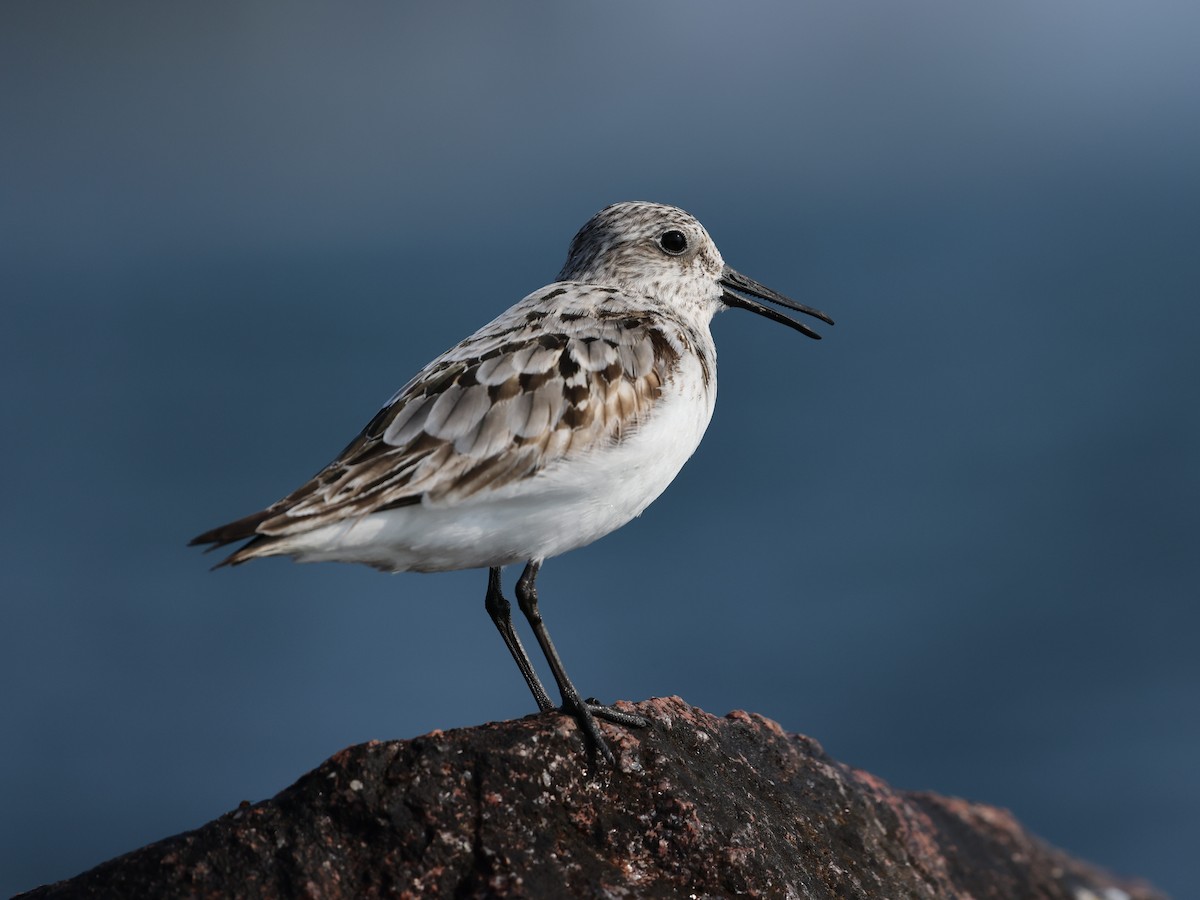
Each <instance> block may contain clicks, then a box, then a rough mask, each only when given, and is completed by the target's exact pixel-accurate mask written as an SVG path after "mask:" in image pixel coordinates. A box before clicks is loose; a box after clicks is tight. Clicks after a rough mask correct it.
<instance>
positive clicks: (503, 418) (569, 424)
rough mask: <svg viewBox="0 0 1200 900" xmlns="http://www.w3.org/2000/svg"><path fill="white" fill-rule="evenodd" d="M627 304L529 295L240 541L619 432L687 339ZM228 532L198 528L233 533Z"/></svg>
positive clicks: (603, 293)
mask: <svg viewBox="0 0 1200 900" xmlns="http://www.w3.org/2000/svg"><path fill="white" fill-rule="evenodd" d="M564 286H565V287H566V288H567V289H568V290H566V291H562V290H559V289H560V288H563V287H564ZM555 290H559V293H558V294H555V295H554V297H555V300H554V301H553V302H555V303H558V302H561V301H566V302H563V303H562V305H561V306H558V307H555V308H553V309H547V308H546V306H547V304H546V300H547V297H546V294H548V293H551V292H553V291H555ZM559 295H562V296H561V300H560V297H559ZM636 308H637V304H634V303H632V302H631V301H630V300H629V299H628V298H625V297H624V296H622V295H620V294H619V293H616V292H614V291H613V290H612V289H600V288H594V287H589V286H587V285H577V284H570V283H566V284H559V285H550V286H548V287H547V288H543V290H542V291H539V292H537V293H535V294H531V295H530V296H529V297H527V298H526V299H525V300H524V301H522V302H521V303H520V304H518V305H517V306H515V307H513V308H512V309H511V310H509V311H508V312H506V313H505V314H503V315H502V316H500V317H499V318H497V319H496V320H495V321H493V322H492V323H490V324H489V325H487V326H485V327H484V328H482V329H480V330H479V331H477V332H476V333H475V334H473V335H472V336H471V337H469V338H467V340H465V341H463V342H462V343H461V344H459V345H458V346H457V347H454V348H452V349H451V350H449V351H447V352H446V353H444V354H442V355H441V356H440V357H438V358H437V359H435V360H434V361H433V362H432V363H430V364H429V365H428V366H426V367H425V369H423V370H422V371H421V372H420V373H419V374H418V375H417V376H416V377H415V378H414V379H413V380H412V381H410V382H409V383H408V384H407V385H405V387H404V388H402V389H401V390H400V391H399V392H398V393H397V394H396V395H395V396H394V397H393V398H392V399H391V400H390V401H389V403H388V404H387V405H386V406H385V407H384V408H383V409H382V410H380V412H379V413H378V414H377V415H376V416H375V418H373V419H372V420H371V422H370V423H369V424H368V425H367V427H366V428H364V429H363V431H362V432H361V433H360V434H359V435H358V437H357V438H355V440H354V441H352V442H351V443H350V445H349V446H348V447H346V449H345V450H344V451H343V452H342V453H341V455H340V456H338V458H337V459H335V460H334V461H333V462H331V463H330V464H329V465H328V466H326V467H325V468H324V469H322V470H321V471H320V472H318V473H317V474H316V475H315V476H314V477H313V478H312V479H311V480H310V481H308V482H307V483H305V484H304V485H302V486H301V487H300V488H298V489H297V490H296V491H294V492H292V493H291V494H289V495H288V496H287V497H284V498H283V499H282V500H280V501H279V502H277V503H275V504H273V505H272V506H270V507H269V508H268V509H266V510H264V511H263V512H262V513H259V514H256V515H255V516H250V517H247V518H246V519H245V520H239V523H234V524H241V523H244V527H243V528H241V531H244V532H246V533H244V534H240V536H242V537H251V536H254V535H258V536H259V537H258V539H257V542H261V541H263V540H266V541H270V540H271V539H272V538H274V537H282V536H285V535H289V534H295V533H298V532H302V531H308V530H310V529H313V528H317V527H320V526H322V525H327V524H331V523H334V522H337V521H340V520H343V519H346V518H351V517H357V516H362V515H366V514H368V513H371V512H375V511H378V510H382V509H392V508H395V507H398V506H404V505H408V504H412V503H419V502H426V503H433V504H452V503H460V502H465V501H468V500H472V499H475V498H479V497H481V496H483V495H486V493H487V492H490V491H497V490H502V489H504V488H506V487H509V486H511V485H514V484H515V483H517V482H519V481H520V480H522V479H525V478H528V477H530V476H531V475H535V474H536V473H537V472H538V471H540V470H542V469H544V468H545V467H546V466H548V465H551V464H553V463H555V462H556V461H558V460H560V459H563V458H565V457H568V456H571V455H574V454H579V453H585V452H589V451H591V450H594V449H596V448H597V447H599V446H601V445H603V444H605V443H614V442H619V441H621V440H623V439H625V438H627V437H628V436H629V434H630V433H631V432H632V431H633V430H635V429H636V428H637V427H638V425H639V423H640V422H642V421H644V420H645V419H646V417H647V416H650V415H652V414H653V411H654V407H655V404H656V402H657V401H658V399H659V397H660V395H661V393H662V389H663V387H664V386H665V385H666V384H668V383H669V382H670V381H671V380H672V379H673V378H674V377H675V376H676V373H677V369H678V365H679V361H680V357H681V354H682V353H683V352H684V350H685V349H686V347H687V338H686V335H685V334H684V332H683V330H682V329H681V328H680V324H679V323H678V322H677V321H676V320H674V319H673V318H671V316H670V314H669V312H668V311H667V310H659V311H655V312H633V311H632V310H635V309H636ZM230 528H232V525H231V526H225V529H226V530H222V529H214V530H213V531H212V532H209V533H208V534H209V535H220V536H221V538H222V540H223V542H228V540H236V539H237V538H228V534H230V533H232V532H230V531H228V529H230ZM251 528H252V529H253V530H252V531H251V530H249V529H251ZM207 536H208V535H202V536H201V537H207ZM243 553H245V554H246V556H245V557H244V558H249V556H251V555H256V554H252V553H251V552H250V548H249V547H246V548H243V550H241V551H238V553H235V554H234V556H233V557H231V558H230V561H232V562H238V561H241V560H240V559H239V556H240V554H243Z"/></svg>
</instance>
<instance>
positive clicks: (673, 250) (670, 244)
mask: <svg viewBox="0 0 1200 900" xmlns="http://www.w3.org/2000/svg"><path fill="white" fill-rule="evenodd" d="M658 246H660V247H662V248H663V249H664V250H666V251H667V252H668V253H670V254H671V255H672V256H678V255H679V254H680V253H682V252H683V251H684V250H686V249H687V246H688V243H687V235H685V234H684V233H683V232H682V231H678V230H677V229H674V228H672V229H671V230H670V231H664V232H663V233H662V236H661V237H660V238H659V239H658Z"/></svg>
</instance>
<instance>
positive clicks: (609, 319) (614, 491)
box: [192, 202, 833, 763]
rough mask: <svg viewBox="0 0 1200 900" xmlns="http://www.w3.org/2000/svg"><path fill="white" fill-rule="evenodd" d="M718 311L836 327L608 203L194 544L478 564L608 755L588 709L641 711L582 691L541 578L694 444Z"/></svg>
mask: <svg viewBox="0 0 1200 900" xmlns="http://www.w3.org/2000/svg"><path fill="white" fill-rule="evenodd" d="M761 301H766V303H770V304H772V305H771V306H767V305H765V304H764V303H763V302H761ZM727 307H736V308H738V309H746V310H750V311H751V312H755V313H758V314H759V315H762V316H765V317H767V318H768V319H771V320H773V321H775V322H780V323H782V324H784V325H788V326H790V327H792V328H794V329H796V330H798V331H800V332H801V333H802V334H805V335H807V336H808V337H811V338H819V337H820V335H819V334H817V333H816V332H815V331H813V330H812V329H811V328H809V327H808V326H807V325H805V324H803V323H802V322H799V321H797V320H796V319H793V318H791V317H790V316H787V315H785V314H784V313H782V312H780V311H779V310H778V309H776V307H783V308H785V309H789V310H793V311H796V312H800V313H805V314H807V315H809V316H814V317H816V318H817V319H821V320H822V321H824V322H827V323H829V324H830V325H832V324H833V320H832V319H830V318H829V317H828V316H827V315H825V313H823V312H820V311H819V310H816V309H813V308H812V307H809V306H805V305H803V304H801V303H797V302H795V301H794V300H790V299H788V298H787V297H785V296H783V295H782V294H779V293H776V292H775V291H773V290H771V289H770V288H768V287H764V286H763V285H761V284H759V283H758V282H757V281H754V280H752V279H750V278H747V277H746V276H745V275H742V274H740V273H738V272H736V271H734V270H733V269H731V268H730V267H729V266H727V265H726V264H725V261H724V260H723V259H722V258H721V254H720V252H719V251H718V250H717V247H716V245H715V244H714V243H713V241H712V239H711V238H710V237H709V235H708V232H707V231H705V229H704V227H703V226H702V225H701V224H700V223H699V222H698V221H697V220H696V219H695V218H693V217H692V216H691V215H689V214H688V213H686V212H684V211H683V210H681V209H678V208H676V207H673V206H664V205H662V204H658V203H648V202H628V203H617V204H614V205H612V206H609V207H606V208H605V209H603V210H601V211H600V212H599V213H597V214H596V215H595V216H593V217H592V219H591V220H590V221H589V222H588V223H587V224H586V225H584V226H583V228H582V229H580V231H579V232H578V233H577V234H576V235H575V238H574V239H573V240H572V241H571V246H570V250H569V252H568V254H567V261H566V264H565V265H564V266H563V268H562V271H561V272H559V273H558V279H557V280H556V281H555V282H553V283H552V284H548V285H546V286H545V287H543V288H541V289H539V290H537V291H534V292H533V293H532V294H530V295H529V296H527V297H526V298H525V299H523V300H521V301H520V302H519V303H517V304H516V305H515V306H513V307H511V308H510V309H508V310H507V311H506V312H504V313H501V314H500V316H498V317H497V318H496V319H494V320H493V321H492V322H490V323H488V324H487V325H484V326H483V327H482V328H481V329H479V330H478V331H476V332H475V333H474V334H472V335H471V336H470V337H467V338H465V339H464V340H462V341H461V342H460V343H458V344H457V345H455V346H454V347H451V348H450V349H449V350H447V351H446V352H445V353H443V354H442V355H441V356H438V357H437V358H436V359H434V360H433V362H431V363H429V365H427V366H425V368H423V369H422V370H421V371H420V372H418V373H417V374H416V375H415V376H414V377H413V378H412V379H411V380H410V381H409V382H408V383H407V384H406V385H404V387H402V388H401V389H400V390H399V391H397V392H396V393H395V395H393V396H392V398H391V399H390V400H388V402H387V403H386V404H384V406H383V408H382V409H380V410H379V412H378V413H377V414H376V415H375V417H374V418H373V419H371V421H370V422H368V423H367V426H366V427H365V428H364V429H363V430H362V432H361V433H360V434H359V435H358V437H356V438H355V439H354V440H353V441H351V442H350V444H349V446H347V447H346V449H345V450H343V451H342V452H341V454H339V455H338V457H337V459H335V460H334V461H333V462H331V463H329V465H327V466H326V467H325V468H323V469H322V470H321V471H320V472H318V473H317V474H316V475H315V476H313V478H312V479H310V480H309V481H308V482H306V483H305V484H303V485H301V486H300V487H299V488H297V489H296V490H295V491H293V492H292V493H290V494H288V495H287V496H286V497H284V498H283V499H282V500H280V501H278V502H277V503H273V504H272V505H270V506H268V507H267V508H266V509H263V510H261V511H260V512H256V513H253V514H252V515H249V516H246V517H245V518H242V519H238V520H237V521H235V522H230V523H229V524H227V525H222V526H220V527H219V528H214V529H212V530H211V531H207V532H205V533H204V534H202V535H200V536H198V537H196V538H195V539H194V540H193V541H192V543H193V544H210V545H212V547H210V549H212V548H214V547H219V546H222V545H225V544H229V543H233V542H235V541H241V540H246V539H248V541H249V542H248V543H246V544H245V545H244V546H242V547H241V548H240V549H238V550H236V551H235V552H234V553H232V554H231V555H230V556H229V557H228V558H226V559H225V560H224V561H223V562H222V563H220V564H219V566H224V565H237V564H239V563H244V562H247V561H248V560H252V559H258V558H259V557H264V556H290V557H292V558H293V559H295V560H297V561H299V562H316V561H321V560H335V561H340V562H356V563H365V564H367V565H369V566H373V567H375V568H377V569H382V570H383V571H385V572H444V571H449V570H454V569H475V568H486V569H487V570H488V586H487V594H486V599H485V607H486V609H487V612H488V615H490V616H491V618H492V621H493V622H494V623H495V625H496V628H497V629H498V630H499V632H500V636H501V637H502V638H503V639H504V643H505V645H506V646H507V647H508V650H509V652H510V653H511V654H512V657H513V659H514V660H515V661H516V663H517V666H518V668H520V670H521V675H522V676H523V677H524V679H525V683H526V684H527V685H528V686H529V690H530V692H531V693H532V694H533V697H534V700H535V701H536V703H537V705H538V708H539V710H541V711H543V712H545V711H550V710H554V709H556V708H561V710H562V711H563V712H566V713H569V714H571V715H573V716H574V717H575V718H576V719H577V720H578V722H579V724H580V726H581V728H582V730H583V733H584V734H585V736H586V738H585V740H586V741H587V742H589V743H590V746H591V747H592V748H594V749H596V750H598V751H599V752H600V753H601V754H602V755H603V756H604V757H605V758H606V759H607V760H608V761H609V762H610V763H611V762H612V761H613V756H612V753H611V751H610V750H609V748H608V745H607V744H606V743H605V741H604V738H603V736H602V735H601V732H600V728H599V726H598V725H597V722H596V719H597V718H600V719H605V720H608V721H611V722H616V723H619V724H622V725H626V726H641V725H645V724H646V723H645V721H644V720H643V719H641V718H640V717H638V716H635V715H631V714H630V713H626V712H622V711H620V710H617V709H614V708H612V707H609V706H604V705H602V704H600V703H598V702H597V701H595V700H593V699H590V698H589V699H587V700H584V699H581V698H580V695H579V692H578V691H577V690H576V689H575V686H574V684H572V682H571V679H570V678H569V677H568V676H567V672H566V669H565V668H564V666H563V663H562V660H561V659H560V657H559V655H558V652H557V651H556V650H555V648H554V644H553V642H552V641H551V640H550V634H549V632H548V631H547V630H546V625H545V623H544V622H543V621H542V615H541V611H540V609H539V607H538V595H537V576H538V572H539V570H540V569H541V566H542V563H543V562H544V561H545V560H547V559H549V558H551V557H553V556H558V555H559V554H561V553H566V552H567V551H568V550H574V549H575V548H577V547H582V546H584V545H586V544H590V543H591V542H592V541H594V540H596V539H597V538H600V537H603V536H604V535H606V534H608V533H609V532H611V531H614V530H615V529H617V528H620V527H621V526H622V525H624V524H625V523H626V522H628V521H630V520H631V519H633V518H634V517H635V516H637V515H639V514H641V512H642V511H643V510H644V509H645V508H646V507H647V506H649V505H650V503H651V502H652V501H653V500H654V499H655V498H656V497H658V495H659V494H661V493H662V492H663V490H664V489H666V487H667V485H668V484H670V483H671V481H672V479H674V478H675V476H676V475H677V474H678V473H679V470H680V469H681V468H682V467H683V464H684V463H685V462H686V461H687V460H688V458H689V457H690V456H691V455H692V453H693V452H694V451H695V449H696V447H697V446H698V445H699V443H700V439H701V437H703V435H704V431H705V429H706V428H707V427H708V423H709V420H710V419H711V418H712V413H713V404H714V402H715V400H716V392H717V377H716V376H717V371H716V347H715V345H714V344H713V338H712V334H711V332H710V330H709V326H710V323H711V321H712V318H713V316H714V315H715V314H716V313H717V312H719V311H721V310H723V309H725V308H727ZM514 563H524V564H525V568H524V570H523V572H522V574H521V576H520V578H519V579H518V580H517V583H516V596H517V601H518V604H519V605H520V608H521V611H522V613H523V614H524V615H525V617H526V619H528V621H529V625H530V627H531V628H532V630H533V634H534V636H535V638H536V639H537V642H538V645H539V646H540V647H541V650H542V653H543V655H544V656H545V658H546V662H547V663H548V665H549V667H550V671H551V672H552V674H553V676H554V680H555V682H556V683H557V686H558V690H559V694H560V696H561V707H556V706H555V704H554V703H553V702H552V701H551V699H550V697H549V695H548V694H547V693H546V689H545V687H543V685H542V682H541V680H540V679H539V677H538V675H537V672H536V671H535V669H534V667H533V664H532V663H531V662H530V660H529V655H528V654H527V653H526V652H525V648H524V647H523V646H522V644H521V639H520V637H519V636H518V635H517V632H516V631H515V629H514V628H513V624H512V615H511V604H510V603H509V601H508V600H507V599H506V598H505V596H504V594H503V592H502V589H501V578H500V576H501V569H502V567H504V566H506V565H511V564H514ZM219 566H218V567H219Z"/></svg>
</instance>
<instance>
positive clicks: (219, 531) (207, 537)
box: [188, 509, 274, 569]
mask: <svg viewBox="0 0 1200 900" xmlns="http://www.w3.org/2000/svg"><path fill="white" fill-rule="evenodd" d="M273 515H274V513H273V512H272V511H271V510H269V509H264V510H260V511H259V512H256V513H251V514H250V515H248V516H243V517H242V518H240V519H238V520H236V521H234V522H229V523H227V524H225V525H218V526H217V527H216V528H213V529H212V530H210V531H206V532H204V534H199V535H196V537H194V538H192V539H191V540H190V541H188V546H189V547H195V546H198V545H200V544H208V545H209V546H208V547H206V548H205V550H204V552H205V553H209V552H211V551H213V550H216V549H217V548H218V547H224V546H225V545H226V544H233V543H236V542H237V541H244V540H246V539H247V538H253V540H251V541H250V543H248V544H246V545H245V546H244V547H241V548H239V549H238V550H236V551H234V552H233V553H231V554H230V555H229V556H227V557H225V559H223V560H221V561H220V562H219V563H217V564H216V565H215V566H213V568H214V569H219V568H221V567H222V566H236V565H237V564H238V563H243V562H245V561H246V560H248V559H253V558H254V557H255V556H258V555H260V553H255V552H253V551H252V548H254V547H255V546H256V545H258V544H261V543H265V542H267V541H269V540H270V538H269V537H268V536H267V535H264V534H259V533H258V526H259V525H261V524H262V523H263V522H265V521H266V520H267V519H269V518H271V517H272V516H273ZM260 550H261V548H260Z"/></svg>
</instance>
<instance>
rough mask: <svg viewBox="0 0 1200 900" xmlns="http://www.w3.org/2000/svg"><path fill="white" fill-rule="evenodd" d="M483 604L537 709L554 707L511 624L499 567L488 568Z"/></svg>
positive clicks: (543, 710) (509, 610) (510, 610)
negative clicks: (485, 595) (519, 671)
mask: <svg viewBox="0 0 1200 900" xmlns="http://www.w3.org/2000/svg"><path fill="white" fill-rule="evenodd" d="M484 606H485V607H486V608H487V611H488V615H489V616H491V617H492V621H493V622H494V623H495V624H496V630H497V631H499V632H500V637H502V638H504V646H506V647H507V648H508V652H509V653H511V654H512V658H513V659H514V660H515V661H516V663H517V668H518V669H520V670H521V675H522V677H524V679H525V683H526V684H527V685H529V691H530V693H531V694H533V699H534V701H535V702H536V703H537V705H538V710H540V711H541V712H546V711H547V710H551V709H554V704H553V703H552V702H551V701H550V696H549V695H548V694H547V693H546V689H545V688H544V687H542V680H541V679H540V678H538V676H537V672H535V671H534V669H533V663H531V662H530V661H529V655H528V654H527V653H526V652H525V648H524V647H523V646H522V645H521V639H520V638H519V637H518V636H517V632H516V631H515V630H513V626H512V605H511V604H510V603H509V602H508V600H507V599H506V598H505V596H504V594H503V592H502V590H501V587H500V567H499V566H493V567H492V568H491V569H489V570H488V589H487V599H486V600H484Z"/></svg>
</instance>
